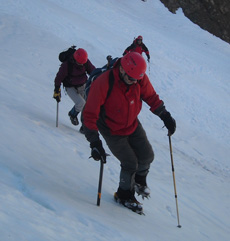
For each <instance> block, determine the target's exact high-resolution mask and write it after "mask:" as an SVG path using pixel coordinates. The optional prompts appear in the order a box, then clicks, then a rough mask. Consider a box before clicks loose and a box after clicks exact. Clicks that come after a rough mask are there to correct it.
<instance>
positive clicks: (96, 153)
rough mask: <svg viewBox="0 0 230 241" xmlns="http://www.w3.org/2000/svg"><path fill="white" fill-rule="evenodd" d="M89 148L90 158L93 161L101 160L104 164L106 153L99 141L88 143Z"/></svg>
mask: <svg viewBox="0 0 230 241" xmlns="http://www.w3.org/2000/svg"><path fill="white" fill-rule="evenodd" d="M90 147H91V149H92V150H91V156H92V157H93V159H94V160H95V161H99V160H102V161H103V162H104V163H106V153H105V150H104V148H103V146H102V142H101V140H98V141H94V142H92V143H90Z"/></svg>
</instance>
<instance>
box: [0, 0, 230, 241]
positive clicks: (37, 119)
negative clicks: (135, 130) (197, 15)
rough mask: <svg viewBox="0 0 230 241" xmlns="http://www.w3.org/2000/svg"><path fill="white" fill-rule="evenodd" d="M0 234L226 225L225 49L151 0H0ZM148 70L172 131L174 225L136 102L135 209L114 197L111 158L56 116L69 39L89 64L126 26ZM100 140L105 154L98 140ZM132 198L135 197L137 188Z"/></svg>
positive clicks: (63, 235)
mask: <svg viewBox="0 0 230 241" xmlns="http://www.w3.org/2000/svg"><path fill="white" fill-rule="evenodd" d="M0 5H1V7H0V53H1V58H0V66H1V68H0V106H1V110H0V133H1V138H0V203H1V205H0V240H1V241H8V240H10V241H12V240H14V241H16V240H17V241H18V240H20V241H32V240H33V241H43V240H44V241H51V240H52V241H53V240H55V241H63V240H65V241H72V240H91V241H94V240H114V241H115V240H119V241H120V240H122V241H123V240H124V241H125V240H127V241H128V240H138V241H140V240H141V241H142V240H144V241H150V240H157V241H168V240H170V241H178V240H181V241H182V240H183V241H184V240H186V241H193V240H202V241H206V240H209V241H212V240H213V241H216V240H221V241H227V240H228V239H229V235H230V220H229V216H230V188H229V186H230V185H229V183H230V166H229V156H230V148H229V143H230V135H229V130H230V123H229V119H230V114H229V103H230V96H229V90H230V83H229V75H230V61H229V57H230V48H229V44H227V43H225V42H223V41H222V40H220V39H218V38H216V37H215V36H213V35H211V34H209V33H208V32H206V31H203V30H202V29H200V28H199V27H198V26H196V25H194V24H193V23H191V22H190V21H189V20H188V19H186V18H185V17H184V15H183V13H182V12H181V10H179V11H178V12H177V14H175V15H173V14H171V13H170V12H168V11H167V9H166V8H165V7H164V6H163V4H162V3H161V2H160V1H150V0H149V1H147V2H143V1H140V0H126V1H115V0H106V1H103V0H97V1H95V0H88V1H80V0H66V1H61V0H55V1H54V0H48V1H44V0H36V1H35V0H30V1H29V0H14V1H12V0H8V1H3V0H0ZM138 35H142V36H143V37H144V43H145V44H146V46H147V47H148V48H149V50H150V55H151V63H150V65H149V66H148V70H147V73H148V75H149V77H150V79H151V82H152V83H153V85H154V87H155V89H156V91H157V93H158V94H159V95H160V97H161V98H162V99H163V100H164V102H165V105H166V107H167V109H168V110H169V111H170V112H171V114H172V116H173V117H174V118H175V119H176V121H177V131H176V133H175V134H174V135H173V137H172V145H173V157H174V167H175V177H176V185H177V194H178V206H179V215H180V223H181V225H182V228H181V229H178V228H177V214H176V205H175V197H174V190H173V179H172V169H171V161H170V154H169V144H168V137H167V131H166V129H165V128H163V129H162V126H163V123H162V121H161V120H160V119H159V118H158V117H157V116H154V115H153V114H152V113H151V112H150V111H149V107H148V106H147V105H143V110H142V112H141V114H140V116H139V118H140V120H141V122H142V123H143V126H144V128H145V129H146V132H147V135H148V138H149V140H150V142H151V143H152V146H153V148H154V150H155V161H154V163H153V164H152V166H151V169H150V173H149V176H148V184H149V187H150V188H151V191H152V194H151V199H149V200H144V201H143V206H144V211H145V214H146V215H145V216H140V215H137V214H135V213H133V212H131V211H129V210H126V209H125V208H123V207H121V206H120V205H118V204H116V203H115V202H114V201H113V193H114V192H115V191H116V189H117V186H118V180H119V171H120V166H119V162H118V160H116V158H115V157H113V156H112V155H111V156H110V157H109V158H108V162H107V164H106V165H105V167H104V175H103V187H102V199H101V206H100V207H97V206H96V199H97V187H98V177H99V168H100V165H99V163H98V162H95V161H93V160H92V159H89V158H88V157H89V155H90V148H89V143H88V142H87V141H86V139H85V137H84V136H83V135H82V134H80V133H79V132H78V130H79V127H74V126H73V125H72V124H71V123H70V121H69V118H68V116H67V113H68V111H69V110H70V109H71V108H72V105H73V103H72V101H71V100H70V99H69V97H68V96H66V95H65V94H64V91H63V90H62V102H61V103H60V104H59V127H58V128H56V126H55V124H56V123H55V121H56V101H55V100H54V99H53V98H52V95H53V80H54V77H55V75H56V73H57V70H58V68H59V61H58V58H57V56H58V53H59V52H60V51H62V50H63V49H66V48H68V47H69V46H71V45H73V44H76V45H77V46H78V47H82V48H85V49H86V50H87V52H88V54H89V58H90V60H91V61H92V62H93V63H94V64H95V66H96V67H100V66H102V65H104V64H105V62H106V56H107V55H108V54H111V55H112V56H113V57H120V56H121V55H122V53H123V51H124V49H125V48H126V47H127V46H128V45H130V44H131V42H132V40H133V38H134V37H135V36H138ZM105 148H106V151H107V152H108V153H110V151H109V149H108V148H107V146H106V145H105ZM139 200H140V199H139Z"/></svg>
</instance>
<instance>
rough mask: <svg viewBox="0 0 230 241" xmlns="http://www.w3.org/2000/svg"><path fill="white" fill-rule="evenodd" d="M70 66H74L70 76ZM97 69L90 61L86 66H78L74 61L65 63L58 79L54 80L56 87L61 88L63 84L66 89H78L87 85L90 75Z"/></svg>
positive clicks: (60, 69)
mask: <svg viewBox="0 0 230 241" xmlns="http://www.w3.org/2000/svg"><path fill="white" fill-rule="evenodd" d="M68 64H71V65H72V68H71V71H70V72H71V73H70V74H69V67H68ZM94 69H95V66H94V65H93V64H92V63H91V62H90V60H89V59H88V60H87V62H86V63H85V64H84V65H78V64H76V62H75V61H73V59H72V60H71V61H70V63H69V62H68V61H65V62H63V63H62V64H61V66H60V68H59V71H58V72H57V75H56V78H55V80H54V82H55V87H60V86H61V83H63V85H64V86H65V87H78V86H82V85H84V84H85V83H86V81H87V79H88V76H87V74H88V75H90V74H91V73H92V71H93V70H94Z"/></svg>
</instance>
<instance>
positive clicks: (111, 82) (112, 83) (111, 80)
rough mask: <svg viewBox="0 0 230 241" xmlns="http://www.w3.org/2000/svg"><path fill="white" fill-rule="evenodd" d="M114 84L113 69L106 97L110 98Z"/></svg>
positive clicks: (110, 73)
mask: <svg viewBox="0 0 230 241" xmlns="http://www.w3.org/2000/svg"><path fill="white" fill-rule="evenodd" d="M113 85H114V75H113V70H112V69H111V70H110V72H109V89H108V92H107V96H106V99H108V97H109V96H110V94H111V92H112V89H113Z"/></svg>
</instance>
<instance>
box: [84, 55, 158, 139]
mask: <svg viewBox="0 0 230 241" xmlns="http://www.w3.org/2000/svg"><path fill="white" fill-rule="evenodd" d="M119 62H120V60H118V61H117V62H116V63H115V66H114V68H113V70H111V71H113V75H114V84H113V89H112V91H111V94H110V95H109V97H108V98H106V97H107V92H108V89H109V72H110V71H106V72H105V73H103V74H102V75H100V76H99V77H98V78H97V79H96V80H95V81H94V82H93V83H92V85H91V88H90V91H89V95H88V98H87V101H86V104H85V108H84V112H83V120H84V125H85V126H86V127H87V128H88V129H90V130H92V131H93V130H94V131H97V130H98V127H97V120H98V119H99V116H100V111H101V106H104V111H105V116H106V118H105V123H106V126H107V127H108V128H109V130H110V133H111V134H112V135H122V136H123V135H130V134H132V133H133V132H134V131H135V129H136V128H137V125H138V119H137V116H138V114H139V113H140V111H141V108H142V100H143V101H145V102H146V103H147V104H148V105H149V106H150V110H151V111H152V112H154V111H155V110H156V109H157V108H158V107H160V106H162V104H163V101H162V100H160V99H159V96H158V95H157V94H156V92H155V90H154V88H153V86H152V84H151V83H150V81H149V78H148V76H147V75H146V74H145V75H144V77H143V79H142V80H140V81H139V82H138V83H137V84H133V85H129V86H128V85H126V84H125V83H124V82H123V81H122V80H121V79H120V77H119Z"/></svg>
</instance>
